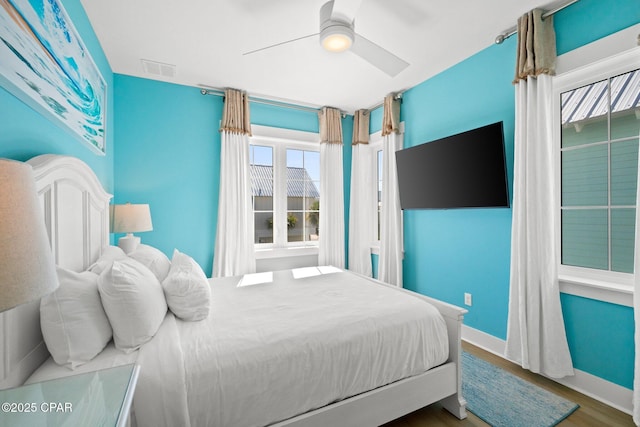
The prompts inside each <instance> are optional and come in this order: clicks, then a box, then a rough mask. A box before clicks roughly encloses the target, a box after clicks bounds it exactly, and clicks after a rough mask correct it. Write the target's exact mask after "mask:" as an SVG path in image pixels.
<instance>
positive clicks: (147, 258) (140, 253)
mask: <svg viewBox="0 0 640 427" xmlns="http://www.w3.org/2000/svg"><path fill="white" fill-rule="evenodd" d="M128 256H129V257H130V258H133V259H135V260H136V261H138V262H140V263H141V264H143V265H144V266H145V267H147V268H148V269H149V270H151V272H152V273H153V274H155V276H156V277H157V278H158V280H159V281H160V282H162V281H163V280H164V279H165V277H167V274H169V269H170V268H171V261H169V258H167V256H166V255H165V254H164V253H162V252H161V251H160V250H158V249H156V248H154V247H153V246H149V245H143V244H140V245H138V247H137V248H136V249H135V250H134V251H133V252H129V254H128Z"/></svg>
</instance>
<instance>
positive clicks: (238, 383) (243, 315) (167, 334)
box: [0, 155, 466, 426]
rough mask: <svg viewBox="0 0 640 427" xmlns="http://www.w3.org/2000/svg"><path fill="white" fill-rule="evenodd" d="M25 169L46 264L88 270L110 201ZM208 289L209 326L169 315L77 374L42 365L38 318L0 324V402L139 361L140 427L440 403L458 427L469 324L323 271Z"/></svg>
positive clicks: (288, 420)
mask: <svg viewBox="0 0 640 427" xmlns="http://www.w3.org/2000/svg"><path fill="white" fill-rule="evenodd" d="M29 163H30V164H31V165H32V166H33V167H34V171H35V174H36V181H37V187H38V191H39V193H40V196H41V200H42V203H43V208H44V212H45V223H46V225H47V229H48V231H49V236H50V238H51V244H52V249H53V252H54V256H55V259H56V262H57V263H58V264H59V265H61V266H63V267H65V268H68V269H73V270H75V271H83V270H85V269H87V268H88V267H89V266H90V265H91V264H92V263H93V262H94V261H95V260H96V259H97V258H98V257H99V256H100V254H101V251H102V249H103V248H104V247H105V246H106V245H108V243H109V234H108V232H109V227H108V226H109V222H108V221H109V200H110V198H111V196H110V195H109V194H107V193H106V192H105V191H104V190H103V189H102V186H101V185H100V183H99V181H98V180H97V178H96V177H95V175H94V174H93V172H92V171H91V170H90V168H89V167H88V166H87V165H86V164H84V163H83V162H81V161H80V160H78V159H75V158H71V157H66V156H56V155H44V156H38V157H36V158H34V159H32V160H30V161H29ZM252 280H253V281H252ZM239 285H247V286H239ZM211 289H212V307H211V309H212V311H211V312H212V314H211V315H210V316H209V318H208V319H207V320H204V321H202V322H182V321H181V320H179V319H176V318H175V316H173V315H172V313H171V312H170V311H169V312H168V313H167V316H166V317H165V319H164V321H163V323H162V326H161V327H160V329H159V330H158V333H157V334H156V335H155V336H154V338H153V339H152V340H151V341H149V342H148V343H147V344H144V345H143V346H142V347H141V349H140V350H138V351H136V352H134V353H129V354H128V355H124V354H123V353H121V352H119V351H118V350H117V349H115V348H114V347H113V344H110V345H109V346H107V348H106V349H105V350H104V351H103V352H102V353H101V354H100V355H98V356H97V357H96V358H95V359H94V360H92V361H91V362H89V363H87V364H85V365H83V366H81V367H79V368H78V369H77V370H75V371H71V370H69V369H67V368H64V367H60V366H57V365H56V364H55V363H54V362H52V360H51V359H50V358H49V354H48V351H47V348H46V346H45V345H44V342H43V340H42V335H41V332H40V324H39V304H37V303H34V304H29V305H25V306H21V307H18V308H16V309H14V310H11V311H9V312H6V313H3V314H1V315H0V331H1V333H2V344H3V346H2V351H1V352H0V388H7V387H12V386H16V385H20V384H22V383H23V382H24V381H25V380H27V378H29V377H31V381H38V380H44V379H49V378H53V377H56V376H61V375H68V374H73V373H76V372H83V371H86V370H92V369H97V368H101V367H108V366H114V365H117V364H122V363H130V362H131V361H134V360H135V361H136V362H137V363H139V364H140V365H141V373H140V379H139V382H138V388H137V390H136V395H135V397H134V415H133V418H134V420H133V421H134V423H137V424H139V425H141V426H142V425H160V424H158V423H161V424H165V425H171V424H181V425H189V424H190V425H193V426H196V425H198V426H199V425H234V426H237V425H277V426H285V425H286V426H293V425H295V426H326V425H341V426H349V425H352V426H365V425H367V426H368V425H380V424H383V423H385V422H388V421H391V420H393V419H396V418H398V417H401V416H402V415H404V414H407V413H410V412H412V411H415V410H417V409H419V408H422V407H424V406H427V405H429V404H431V403H434V402H438V401H440V402H441V403H442V405H443V407H445V408H446V409H447V410H448V411H449V412H451V413H452V414H454V415H455V416H456V417H458V418H460V419H462V418H465V417H466V410H465V406H466V402H465V400H464V398H463V397H462V393H461V371H460V363H459V361H460V354H461V345H460V331H461V325H462V319H463V315H464V313H465V312H466V311H465V310H463V309H460V308H458V307H455V306H452V305H449V304H446V303H443V302H440V301H437V300H433V299H431V298H428V297H425V296H422V295H419V294H415V293H412V292H410V291H406V290H402V289H397V288H392V287H390V286H388V285H385V284H382V283H380V282H378V281H375V280H373V279H370V278H366V277H362V276H358V275H355V274H353V273H350V272H345V271H342V270H339V269H335V268H333V267H317V268H306V269H297V270H287V271H280V272H272V273H270V274H267V276H266V279H265V276H264V275H262V276H246V277H232V278H222V279H215V280H211ZM336 301H338V302H336ZM375 304H378V305H377V306H376V305H375ZM338 306H342V307H340V309H339V307H338ZM374 307H377V308H374ZM407 307H413V308H411V309H409V308H407ZM430 311H432V312H433V313H429V315H427V314H428V312H430ZM323 312H324V313H323ZM327 312H328V313H327ZM381 312H385V313H382V315H383V316H385V317H382V318H378V317H374V316H373V314H374V313H381ZM276 313H280V314H281V317H277V316H275V314H276ZM326 314H328V315H326ZM434 314H435V315H434ZM322 316H324V317H322ZM434 319H435V320H434ZM285 322H286V323H285ZM283 325H285V326H283ZM346 325H348V327H347V326H346ZM429 334H431V335H429ZM209 335H211V336H215V337H216V339H208V340H206V339H204V338H203V337H205V336H209ZM430 342H439V343H440V346H439V347H438V346H436V347H433V346H431V344H430ZM256 343H258V344H260V343H264V346H263V345H261V344H260V345H257V344H256ZM227 344H231V345H232V346H231V347H228V346H227V347H225V346H226V345H227ZM269 344H271V346H269ZM405 344H406V346H405V347H403V346H404V345H405ZM285 350H287V351H285ZM397 350H400V351H397ZM301 357H302V358H301ZM232 362H233V363H232ZM177 366H179V367H181V368H180V369H177V368H176V367H177ZM196 367H197V369H196ZM34 372H35V373H34ZM158 372H162V374H161V375H157V373H158ZM160 408H162V411H161V410H159V409H160Z"/></svg>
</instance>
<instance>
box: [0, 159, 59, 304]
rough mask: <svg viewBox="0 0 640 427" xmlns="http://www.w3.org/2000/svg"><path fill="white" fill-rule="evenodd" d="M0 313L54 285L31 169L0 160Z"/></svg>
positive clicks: (42, 220) (56, 285) (42, 218)
mask: <svg viewBox="0 0 640 427" xmlns="http://www.w3.org/2000/svg"><path fill="white" fill-rule="evenodd" d="M0 236H2V238H1V239H0V312H2V311H5V310H8V309H10V308H13V307H16V306H18V305H21V304H25V303H28V302H31V301H34V300H36V299H38V298H40V297H42V296H44V295H46V294H48V293H50V292H53V291H54V290H55V289H56V288H57V287H58V277H57V275H56V268H55V264H54V261H53V254H52V253H51V246H50V245H49V238H48V236H47V230H46V228H45V224H44V216H43V213H42V206H41V204H40V201H39V200H38V194H37V191H36V183H35V178H34V175H33V169H32V168H31V166H29V165H28V164H26V163H22V162H17V161H13V160H6V159H0Z"/></svg>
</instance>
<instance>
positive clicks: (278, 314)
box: [134, 269, 448, 427]
mask: <svg viewBox="0 0 640 427" xmlns="http://www.w3.org/2000/svg"><path fill="white" fill-rule="evenodd" d="M301 271H302V270H301ZM320 271H323V270H318V269H314V270H309V269H305V270H304V271H303V272H304V273H305V274H302V276H309V275H310V274H314V272H315V274H316V275H312V276H310V277H302V278H298V279H294V278H293V275H292V272H291V271H288V270H287V271H282V272H275V273H273V281H272V282H268V283H262V284H256V285H252V286H241V287H238V286H237V285H238V283H239V281H240V279H241V278H239V277H232V278H223V279H215V280H212V281H211V286H212V307H211V312H210V313H211V314H210V316H209V318H208V319H206V320H203V321H201V322H183V321H180V320H176V319H175V318H174V317H173V315H171V314H170V313H169V314H168V315H167V318H166V319H165V321H164V323H163V325H162V327H161V329H160V331H159V332H158V334H157V335H156V337H154V339H153V340H152V341H151V342H149V343H147V344H145V346H143V348H142V349H141V350H140V356H139V359H138V361H139V363H140V364H141V366H142V368H141V376H140V380H139V383H138V388H137V390H136V395H135V399H134V406H135V414H136V419H137V424H138V426H141V427H144V426H161V425H167V426H176V425H180V426H189V425H191V426H193V427H196V426H198V427H200V426H218V427H221V426H231V427H242V426H263V425H268V424H271V423H274V422H278V421H281V420H284V419H287V418H290V417H292V416H295V415H297V414H300V413H304V412H307V411H309V410H312V409H316V408H319V407H322V406H325V405H327V404H329V403H332V402H335V401H337V400H340V399H344V398H347V397H350V396H353V395H356V394H359V393H362V392H364V391H367V390H371V389H374V388H376V387H380V386H382V385H385V384H389V383H391V382H394V381H397V380H399V379H401V378H405V377H408V376H412V375H416V374H419V373H421V372H424V371H426V370H428V369H430V368H432V367H434V366H437V365H439V364H442V363H444V362H445V361H446V359H447V357H448V342H447V334H446V327H445V323H444V320H443V319H442V317H441V316H440V314H439V313H438V311H437V310H436V309H435V308H434V307H433V306H431V305H430V304H428V303H427V302H425V301H423V300H421V299H420V298H417V297H414V296H412V295H410V294H407V293H404V292H399V291H398V290H396V289H393V288H390V287H387V286H384V285H381V284H379V283H377V282H375V281H372V280H368V279H366V278H362V277H360V276H356V275H354V274H351V273H348V272H334V273H330V274H319V273H320ZM324 271H326V270H324ZM298 273H300V271H298ZM298 275H299V274H298Z"/></svg>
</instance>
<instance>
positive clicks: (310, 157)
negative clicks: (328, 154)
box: [304, 151, 320, 188]
mask: <svg viewBox="0 0 640 427" xmlns="http://www.w3.org/2000/svg"><path fill="white" fill-rule="evenodd" d="M304 168H305V169H306V170H307V173H308V174H309V177H310V178H311V180H312V181H320V152H319V151H305V152H304ZM318 188H320V186H318Z"/></svg>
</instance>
